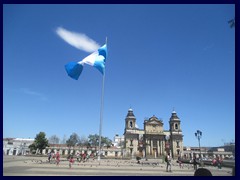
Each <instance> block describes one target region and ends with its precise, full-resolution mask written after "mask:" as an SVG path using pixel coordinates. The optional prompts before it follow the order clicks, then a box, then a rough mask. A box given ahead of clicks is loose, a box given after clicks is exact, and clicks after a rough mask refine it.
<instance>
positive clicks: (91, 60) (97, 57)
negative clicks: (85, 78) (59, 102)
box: [65, 44, 107, 80]
mask: <svg viewBox="0 0 240 180" xmlns="http://www.w3.org/2000/svg"><path fill="white" fill-rule="evenodd" d="M106 59H107V45H106V44H104V45H103V46H102V47H100V48H99V49H98V51H96V52H93V53H92V54H90V55H89V56H87V57H85V58H84V59H83V60H81V61H79V62H69V63H68V64H66V65H65V69H66V71H67V73H68V75H69V76H70V77H71V78H73V79H75V80H78V78H79V76H80V74H81V73H82V70H83V66H84V64H88V65H90V66H93V67H95V68H97V69H98V70H99V71H100V72H101V73H102V74H104V72H105V61H106Z"/></svg>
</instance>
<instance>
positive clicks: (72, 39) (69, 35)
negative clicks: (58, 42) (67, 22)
mask: <svg viewBox="0 0 240 180" xmlns="http://www.w3.org/2000/svg"><path fill="white" fill-rule="evenodd" d="M56 33H57V34H58V35H59V36H60V37H61V38H62V39H63V40H64V41H66V42H67V43H68V44H70V45H72V46H73V47H75V48H77V49H80V50H83V51H86V52H89V53H91V52H94V51H96V50H97V49H98V48H99V47H100V45H99V44H98V43H97V42H95V41H94V40H92V39H91V38H89V37H88V36H86V35H85V34H82V33H76V32H71V31H68V30H66V29H64V28H62V27H58V28H57V30H56Z"/></svg>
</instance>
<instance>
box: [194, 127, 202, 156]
mask: <svg viewBox="0 0 240 180" xmlns="http://www.w3.org/2000/svg"><path fill="white" fill-rule="evenodd" d="M195 137H196V138H197V139H198V145H199V150H200V160H201V159H202V155H201V147H200V139H201V137H202V131H200V130H197V132H195Z"/></svg>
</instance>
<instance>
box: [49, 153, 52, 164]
mask: <svg viewBox="0 0 240 180" xmlns="http://www.w3.org/2000/svg"><path fill="white" fill-rule="evenodd" d="M51 158H52V153H51V152H49V153H48V162H49V163H50V162H51Z"/></svg>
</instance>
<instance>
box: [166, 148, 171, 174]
mask: <svg viewBox="0 0 240 180" xmlns="http://www.w3.org/2000/svg"><path fill="white" fill-rule="evenodd" d="M166 161H167V167H166V172H172V164H171V161H172V158H171V156H170V153H168V155H167V156H166Z"/></svg>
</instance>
